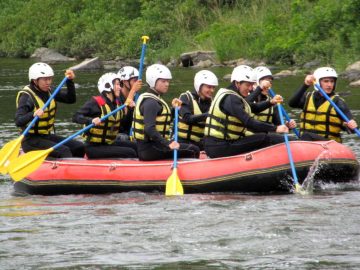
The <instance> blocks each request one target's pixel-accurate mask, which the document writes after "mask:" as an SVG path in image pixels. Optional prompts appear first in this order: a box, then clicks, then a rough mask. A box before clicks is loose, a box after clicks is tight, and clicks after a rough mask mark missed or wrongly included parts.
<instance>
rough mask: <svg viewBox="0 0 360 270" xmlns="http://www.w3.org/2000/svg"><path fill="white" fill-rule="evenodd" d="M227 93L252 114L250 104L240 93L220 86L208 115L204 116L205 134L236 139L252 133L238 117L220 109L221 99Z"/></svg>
mask: <svg viewBox="0 0 360 270" xmlns="http://www.w3.org/2000/svg"><path fill="white" fill-rule="evenodd" d="M227 95H234V96H236V97H237V98H239V99H240V100H241V102H242V103H243V104H244V110H245V112H246V113H247V114H249V115H251V116H252V113H251V108H250V105H249V104H248V103H247V101H246V100H245V99H244V98H243V97H242V96H241V95H240V94H238V93H236V92H234V91H232V90H229V89H225V88H221V89H220V90H219V91H218V92H217V94H216V96H215V98H214V100H213V102H212V104H211V106H210V109H209V116H208V117H207V118H206V122H205V131H204V133H205V136H211V137H215V138H218V139H222V140H237V139H239V138H242V137H245V136H249V135H252V134H253V133H252V132H250V131H248V130H247V129H246V127H245V126H244V124H243V123H242V122H241V121H240V120H239V119H238V118H236V117H234V116H231V115H227V114H225V113H224V112H223V111H221V109H220V104H221V101H222V100H223V99H224V98H225V96H227Z"/></svg>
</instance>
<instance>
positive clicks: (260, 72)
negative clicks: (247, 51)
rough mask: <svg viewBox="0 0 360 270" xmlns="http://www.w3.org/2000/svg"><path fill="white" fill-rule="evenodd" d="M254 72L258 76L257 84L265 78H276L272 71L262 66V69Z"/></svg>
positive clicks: (256, 69)
mask: <svg viewBox="0 0 360 270" xmlns="http://www.w3.org/2000/svg"><path fill="white" fill-rule="evenodd" d="M254 71H255V74H256V83H257V84H259V83H260V80H261V79H262V78H264V77H271V78H274V77H273V75H272V73H271V71H270V69H268V68H267V67H263V66H260V67H257V68H255V69H254Z"/></svg>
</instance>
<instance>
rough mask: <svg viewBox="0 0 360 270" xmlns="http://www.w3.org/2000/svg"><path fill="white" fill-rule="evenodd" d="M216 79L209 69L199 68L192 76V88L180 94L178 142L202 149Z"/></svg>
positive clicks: (216, 83) (216, 82)
mask: <svg viewBox="0 0 360 270" xmlns="http://www.w3.org/2000/svg"><path fill="white" fill-rule="evenodd" d="M218 84H219V83H218V79H217V77H216V75H215V74H214V73H212V72H211V71H209V70H200V71H199V72H197V73H196V74H195V77H194V90H193V91H191V92H190V91H186V92H184V93H182V94H181V95H180V97H179V98H180V100H181V101H182V104H181V108H180V111H179V122H178V128H179V129H178V130H179V142H183V143H191V144H194V145H196V146H198V147H199V148H200V150H204V142H203V137H204V128H205V120H206V117H207V116H208V111H209V109H210V105H211V101H212V98H213V93H214V91H215V87H216V86H218Z"/></svg>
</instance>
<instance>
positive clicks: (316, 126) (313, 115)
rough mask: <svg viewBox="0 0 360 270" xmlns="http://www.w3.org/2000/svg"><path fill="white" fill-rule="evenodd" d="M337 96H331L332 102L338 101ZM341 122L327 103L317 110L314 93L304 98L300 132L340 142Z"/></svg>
mask: <svg viewBox="0 0 360 270" xmlns="http://www.w3.org/2000/svg"><path fill="white" fill-rule="evenodd" d="M339 98H340V97H339V96H338V95H333V96H332V97H331V99H332V100H333V101H334V100H336V99H339ZM342 123H343V121H342V120H341V118H340V117H339V116H338V115H337V113H336V111H335V109H334V107H333V106H331V104H330V102H329V101H325V102H324V103H323V104H321V106H319V107H318V108H317V109H316V108H315V103H314V92H312V93H308V94H307V96H306V101H305V106H304V109H303V112H302V113H301V116H300V132H301V133H303V132H304V131H308V132H313V133H316V134H318V135H320V136H323V137H324V138H327V139H332V140H335V141H337V142H341V135H340V132H341V127H342Z"/></svg>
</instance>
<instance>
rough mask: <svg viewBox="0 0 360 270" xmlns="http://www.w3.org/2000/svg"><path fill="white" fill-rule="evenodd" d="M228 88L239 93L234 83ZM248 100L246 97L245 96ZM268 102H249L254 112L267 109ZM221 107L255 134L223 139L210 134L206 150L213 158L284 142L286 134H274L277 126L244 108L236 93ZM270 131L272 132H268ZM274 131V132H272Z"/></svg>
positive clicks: (206, 139)
mask: <svg viewBox="0 0 360 270" xmlns="http://www.w3.org/2000/svg"><path fill="white" fill-rule="evenodd" d="M228 89H230V90H233V91H235V92H237V93H238V90H237V89H236V88H235V86H234V85H231V86H230V87H229V88H228ZM245 100H246V98H245ZM266 103H267V102H260V103H249V105H250V107H251V110H252V112H261V111H263V110H264V109H266V106H268V105H269V104H267V105H266ZM220 109H221V111H223V112H224V113H225V114H226V115H231V116H234V117H236V118H238V119H239V120H240V121H241V122H242V123H243V125H244V126H245V127H246V128H247V129H248V130H249V131H252V132H254V134H253V135H250V136H245V137H242V138H240V139H238V140H222V139H218V138H214V137H210V136H206V137H205V140H204V141H205V151H206V153H207V155H208V156H209V157H211V158H216V157H225V156H233V155H238V154H242V153H247V152H250V151H254V150H258V149H260V148H264V147H267V146H270V145H274V144H278V143H282V142H284V136H282V135H279V134H273V133H274V132H276V128H277V127H276V126H275V125H272V124H269V123H265V122H262V121H258V120H256V119H254V118H253V117H251V116H250V115H249V114H247V113H246V111H245V110H244V104H243V103H242V101H241V100H240V99H239V98H237V97H236V96H235V95H227V96H226V97H225V98H224V99H223V100H222V102H221V104H220ZM268 132H270V133H268ZM271 132H272V133H271Z"/></svg>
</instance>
